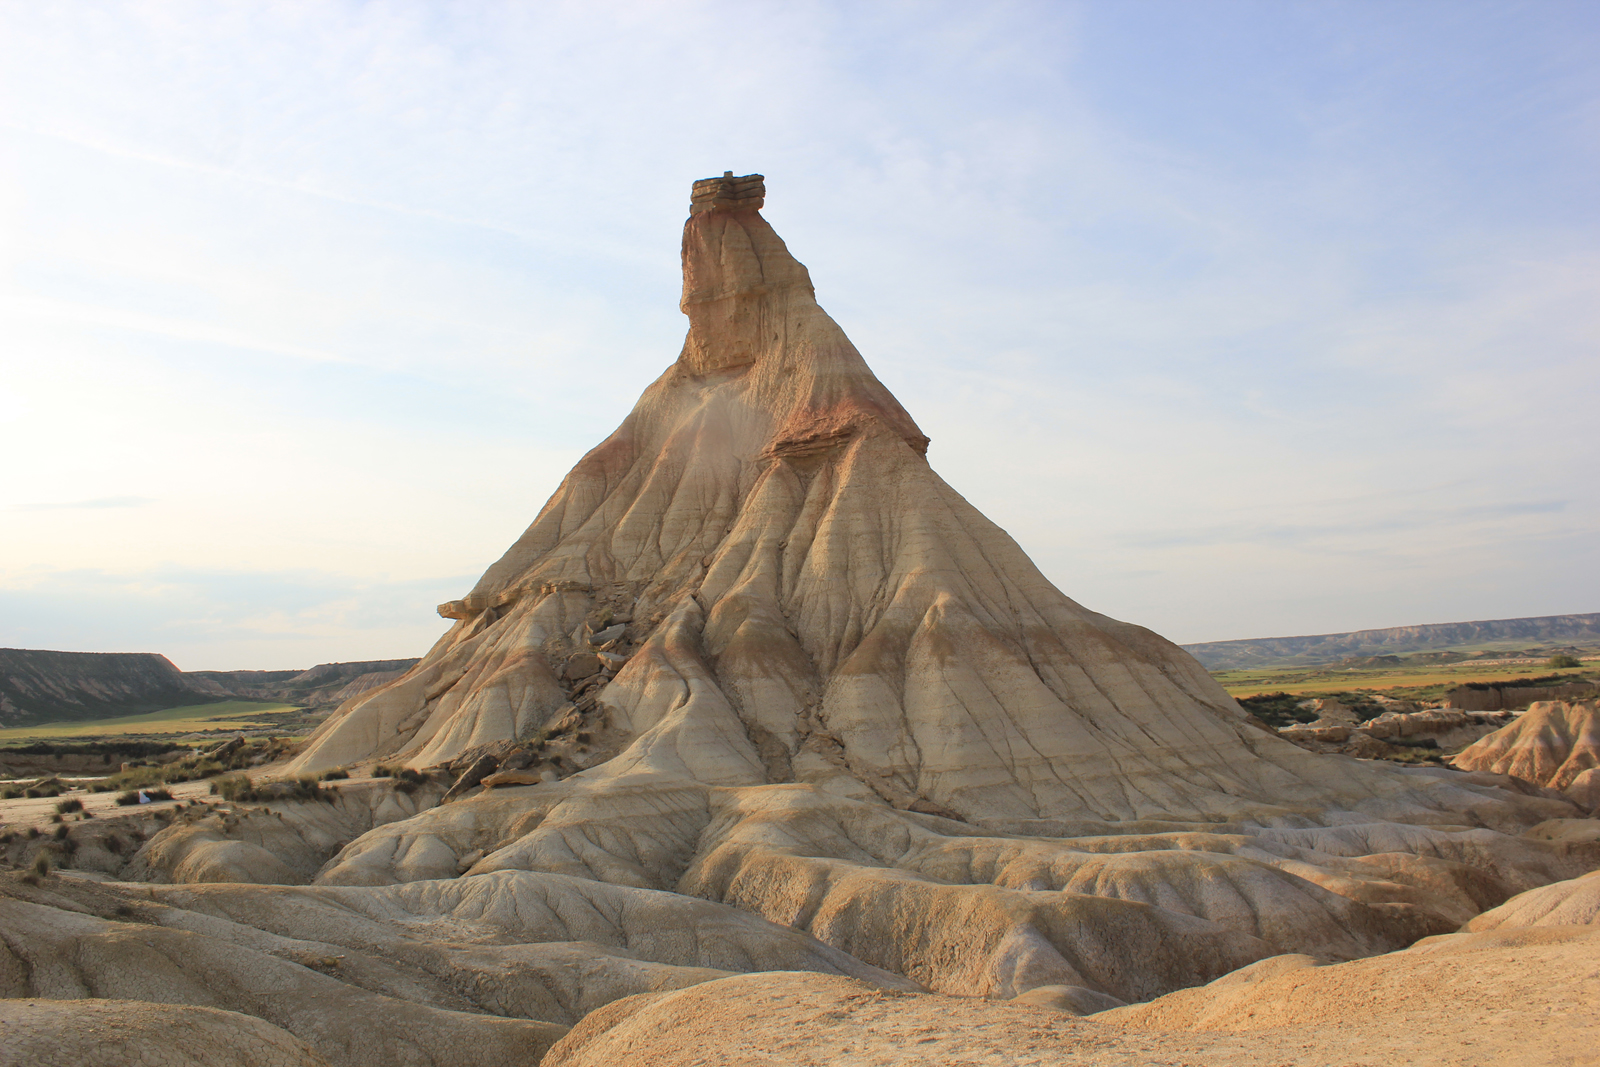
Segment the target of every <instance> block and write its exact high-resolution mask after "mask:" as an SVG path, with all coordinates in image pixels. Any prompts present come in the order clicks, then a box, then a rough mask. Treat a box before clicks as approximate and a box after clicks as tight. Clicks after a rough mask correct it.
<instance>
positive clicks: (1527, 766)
mask: <svg viewBox="0 0 1600 1067" xmlns="http://www.w3.org/2000/svg"><path fill="white" fill-rule="evenodd" d="M1597 709H1600V702H1597V701H1593V700H1589V701H1579V702H1576V703H1567V702H1565V701H1554V700H1552V701H1541V702H1539V703H1536V704H1533V705H1530V706H1529V708H1528V710H1527V711H1526V712H1524V713H1523V714H1522V715H1521V716H1519V717H1517V718H1516V719H1513V720H1512V721H1511V722H1510V723H1508V724H1507V725H1505V726H1503V727H1501V728H1500V729H1499V730H1496V731H1495V732H1494V733H1492V734H1489V735H1488V736H1487V737H1484V738H1482V739H1480V740H1479V741H1477V742H1476V743H1474V744H1473V745H1471V746H1470V747H1468V748H1467V749H1465V750H1464V751H1462V752H1461V754H1460V755H1458V756H1456V758H1455V760H1454V761H1453V762H1454V765H1455V766H1457V767H1460V768H1461V769H1462V770H1468V771H1491V772H1494V773H1496V774H1509V775H1512V776H1514V777H1517V778H1521V779H1523V780H1525V781H1529V782H1533V783H1535V784H1536V785H1542V786H1547V787H1549V788H1551V789H1557V790H1565V791H1566V792H1567V794H1568V796H1569V797H1570V798H1571V799H1572V800H1573V802H1574V803H1577V804H1579V805H1581V806H1583V807H1584V808H1587V809H1588V810H1591V811H1592V810H1594V809H1596V808H1600V710H1597Z"/></svg>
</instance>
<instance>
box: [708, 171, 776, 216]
mask: <svg viewBox="0 0 1600 1067" xmlns="http://www.w3.org/2000/svg"><path fill="white" fill-rule="evenodd" d="M766 196H767V178H766V175H764V174H746V175H744V176H743V177H742V178H735V177H734V176H733V171H731V170H728V171H723V173H722V177H720V178H701V179H700V180H699V181H697V182H695V183H694V188H693V190H691V191H690V193H689V214H691V215H698V214H700V213H701V212H702V211H715V210H717V209H718V208H737V209H740V210H755V209H758V208H760V207H761V205H762V204H763V203H765V202H766Z"/></svg>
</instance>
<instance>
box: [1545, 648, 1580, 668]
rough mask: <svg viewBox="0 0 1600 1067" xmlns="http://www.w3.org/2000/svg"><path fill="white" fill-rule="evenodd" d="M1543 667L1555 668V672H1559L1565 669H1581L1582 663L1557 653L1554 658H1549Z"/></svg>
mask: <svg viewBox="0 0 1600 1067" xmlns="http://www.w3.org/2000/svg"><path fill="white" fill-rule="evenodd" d="M1545 666H1547V667H1555V668H1556V669H1557V670H1560V669H1562V668H1565V667H1581V666H1583V663H1582V662H1581V661H1580V660H1578V659H1577V658H1575V657H1573V656H1568V655H1566V654H1565V653H1561V652H1558V653H1556V654H1555V655H1554V656H1551V657H1550V659H1549V660H1548V661H1547V662H1546V663H1545Z"/></svg>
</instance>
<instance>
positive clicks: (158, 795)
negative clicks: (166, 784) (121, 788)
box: [117, 789, 172, 808]
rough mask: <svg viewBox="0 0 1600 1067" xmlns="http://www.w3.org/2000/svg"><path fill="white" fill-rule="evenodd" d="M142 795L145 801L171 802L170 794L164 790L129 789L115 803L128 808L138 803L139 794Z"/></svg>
mask: <svg viewBox="0 0 1600 1067" xmlns="http://www.w3.org/2000/svg"><path fill="white" fill-rule="evenodd" d="M140 793H143V794H144V795H145V798H146V799H147V800H171V799H172V794H171V793H170V792H168V791H167V790H165V789H130V790H128V791H127V792H125V793H122V794H120V795H119V796H118V797H117V803H118V804H119V805H121V806H122V807H125V808H126V807H130V806H132V805H134V804H137V803H139V794H140Z"/></svg>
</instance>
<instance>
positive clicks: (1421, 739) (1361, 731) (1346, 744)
mask: <svg viewBox="0 0 1600 1067" xmlns="http://www.w3.org/2000/svg"><path fill="white" fill-rule="evenodd" d="M1319 703H1322V704H1328V705H1331V707H1330V708H1329V709H1327V710H1324V711H1323V712H1322V715H1321V716H1320V717H1319V718H1318V719H1317V720H1316V721H1315V722H1308V723H1295V724H1293V725H1290V726H1285V727H1281V728H1280V729H1279V730H1278V736H1279V737H1282V738H1283V739H1285V740H1286V741H1292V742H1294V743H1295V744H1297V745H1299V746H1300V747H1301V748H1305V749H1308V750H1310V751H1312V752H1338V753H1343V754H1345V755H1349V756H1355V757H1357V758H1359V759H1385V758H1391V757H1393V756H1395V755H1397V754H1398V753H1399V752H1400V751H1401V750H1403V749H1419V748H1420V749H1428V750H1432V751H1438V752H1442V753H1448V752H1452V751H1455V750H1457V749H1462V748H1465V747H1466V746H1467V745H1470V744H1472V743H1473V742H1474V741H1477V740H1478V739H1479V738H1481V737H1483V736H1485V735H1487V734H1490V733H1493V732H1494V731H1495V730H1497V729H1499V728H1500V727H1501V726H1503V725H1504V724H1505V723H1507V722H1508V721H1510V719H1511V716H1510V715H1509V714H1507V713H1504V712H1487V713H1485V712H1467V711H1458V710H1456V709H1453V708H1424V709H1421V710H1417V711H1386V712H1384V713H1383V714H1382V715H1379V716H1377V717H1376V718H1372V719H1368V720H1366V721H1364V722H1360V721H1357V720H1356V718H1355V717H1354V716H1353V715H1350V714H1348V712H1347V709H1344V708H1343V706H1342V705H1340V704H1339V703H1338V702H1337V701H1320V702H1319ZM1341 712H1344V714H1341Z"/></svg>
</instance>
